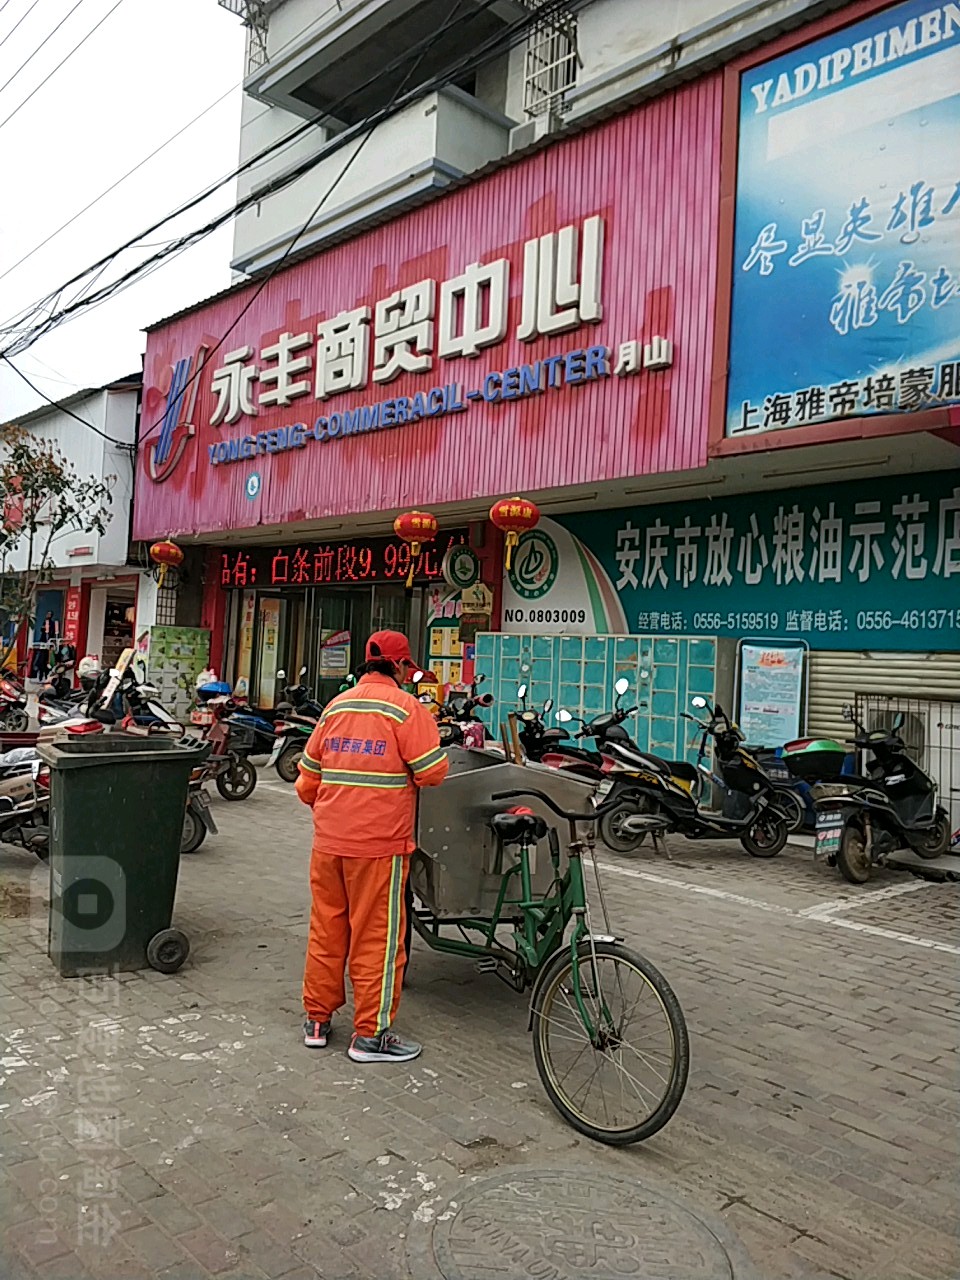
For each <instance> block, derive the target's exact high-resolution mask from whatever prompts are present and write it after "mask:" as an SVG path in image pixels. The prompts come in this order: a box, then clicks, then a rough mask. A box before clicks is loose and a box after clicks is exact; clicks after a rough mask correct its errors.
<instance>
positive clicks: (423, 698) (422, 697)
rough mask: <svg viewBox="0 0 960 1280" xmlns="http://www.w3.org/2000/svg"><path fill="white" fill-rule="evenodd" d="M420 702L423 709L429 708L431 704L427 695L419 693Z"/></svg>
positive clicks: (431, 699) (431, 700)
mask: <svg viewBox="0 0 960 1280" xmlns="http://www.w3.org/2000/svg"><path fill="white" fill-rule="evenodd" d="M420 701H421V702H422V703H423V705H424V706H425V707H429V706H431V705H432V703H433V698H431V696H430V694H429V693H421V695H420Z"/></svg>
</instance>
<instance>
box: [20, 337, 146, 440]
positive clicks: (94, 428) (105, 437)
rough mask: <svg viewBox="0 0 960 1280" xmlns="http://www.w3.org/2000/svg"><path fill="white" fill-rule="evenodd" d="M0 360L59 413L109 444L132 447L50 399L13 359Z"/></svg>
mask: <svg viewBox="0 0 960 1280" xmlns="http://www.w3.org/2000/svg"><path fill="white" fill-rule="evenodd" d="M0 360H3V362H4V364H8V365H9V366H10V368H11V369H12V370H13V372H14V373H15V374H16V375H17V377H18V378H22V379H23V381H24V382H25V383H26V384H27V386H28V387H29V388H30V390H31V391H35V392H36V393H37V395H38V396H40V397H41V398H42V399H43V400H46V402H47V404H52V405H53V407H54V408H55V409H59V410H60V412H61V413H65V414H66V415H67V416H68V417H70V418H75V419H76V420H77V422H80V423H82V424H83V426H85V427H89V428H90V430H91V431H93V432H94V433H95V434H96V435H98V436H100V437H101V439H103V440H107V441H109V443H110V444H115V445H117V446H118V447H119V448H121V449H132V448H133V446H132V445H131V444H130V443H129V441H127V440H115V439H114V438H113V436H108V435H107V433H106V432H105V431H101V430H100V428H99V427H98V426H97V425H96V424H95V423H93V422H89V421H88V420H87V419H86V418H81V417H80V415H79V414H78V413H74V412H73V410H72V409H70V408H68V407H67V406H66V405H65V404H61V403H60V402H59V401H57V400H52V399H51V398H50V396H48V395H47V393H46V392H45V391H41V390H40V388H39V387H38V386H37V384H36V383H35V382H31V381H30V379H29V378H28V377H27V375H26V374H25V373H24V372H23V370H22V369H18V368H17V366H16V365H15V364H14V363H13V361H12V360H10V359H9V358H8V357H7V356H0Z"/></svg>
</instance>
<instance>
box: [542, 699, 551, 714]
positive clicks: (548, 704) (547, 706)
mask: <svg viewBox="0 0 960 1280" xmlns="http://www.w3.org/2000/svg"><path fill="white" fill-rule="evenodd" d="M552 710H553V699H552V698H548V699H547V700H546V702H545V703H544V704H543V714H544V715H548V714H549V713H550V712H551V711H552Z"/></svg>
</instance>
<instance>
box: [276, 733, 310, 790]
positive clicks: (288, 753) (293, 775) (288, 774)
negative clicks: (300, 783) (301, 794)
mask: <svg viewBox="0 0 960 1280" xmlns="http://www.w3.org/2000/svg"><path fill="white" fill-rule="evenodd" d="M302 755H303V747H302V746H301V745H300V743H299V742H298V743H295V744H293V745H292V746H289V747H284V749H283V750H282V751H281V752H280V754H279V756H277V763H276V764H275V765H274V768H275V769H276V771H277V773H279V775H280V777H281V778H282V779H283V780H284V782H296V780H297V778H298V777H299V776H300V757H301V756H302Z"/></svg>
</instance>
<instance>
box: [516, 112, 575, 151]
mask: <svg viewBox="0 0 960 1280" xmlns="http://www.w3.org/2000/svg"><path fill="white" fill-rule="evenodd" d="M562 128H563V121H562V119H561V118H560V116H558V115H557V113H556V112H555V111H544V112H543V113H542V114H541V115H538V116H534V117H533V119H532V120H525V121H524V122H523V124H517V125H514V127H513V128H512V129H511V130H510V151H511V152H513V151H522V150H523V149H524V148H525V147H529V146H532V145H533V143H535V142H539V141H540V139H541V138H545V137H547V135H548V134H551V133H559V132H560V130H561V129H562Z"/></svg>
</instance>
